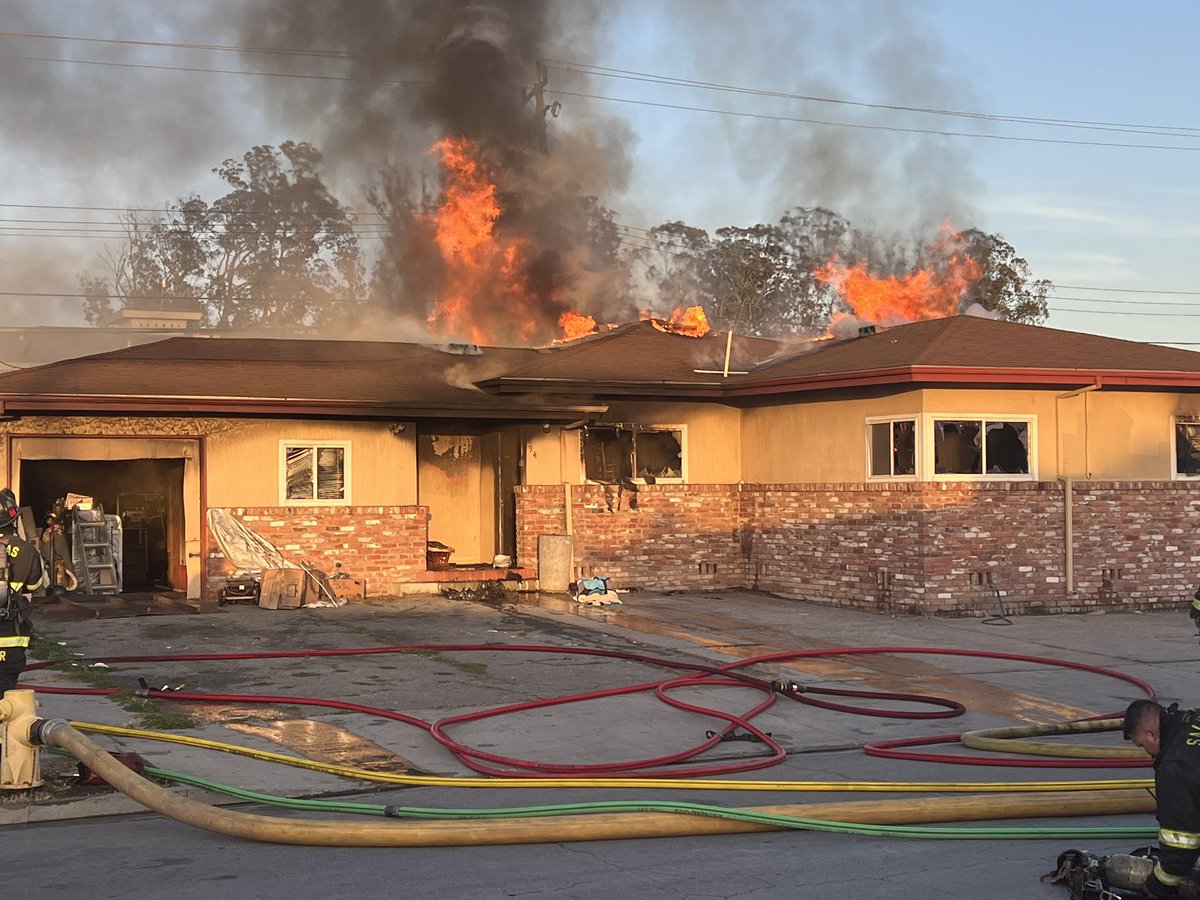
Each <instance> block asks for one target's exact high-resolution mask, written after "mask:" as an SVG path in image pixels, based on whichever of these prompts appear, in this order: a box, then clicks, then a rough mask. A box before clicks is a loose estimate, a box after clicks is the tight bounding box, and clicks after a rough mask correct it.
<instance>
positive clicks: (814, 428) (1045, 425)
mask: <svg viewBox="0 0 1200 900" xmlns="http://www.w3.org/2000/svg"><path fill="white" fill-rule="evenodd" d="M1070 393H1072V392H1070V391H1068V390H1062V389H1059V390H1032V389H1030V390H1024V389H1012V390H1001V389H986V388H985V389H967V390H961V389H960V390H950V389H930V390H912V391H905V392H902V393H898V394H895V395H891V396H885V397H877V398H871V399H865V400H859V399H855V400H833V401H822V402H813V403H806V404H800V405H794V406H789V405H780V406H771V407H763V408H758V409H748V410H745V411H744V412H743V414H742V435H741V444H742V458H743V460H744V465H743V467H742V480H744V481H746V482H748V483H794V484H810V483H820V482H834V483H843V482H856V481H862V480H863V479H864V478H865V477H866V471H867V450H866V433H865V424H866V421H867V420H868V419H869V418H874V417H889V416H896V417H899V416H918V415H921V416H925V417H926V418H927V419H933V418H940V417H943V416H961V417H964V418H966V417H974V416H980V417H987V418H1003V417H1004V416H1007V415H1011V416H1013V417H1021V418H1026V417H1030V418H1032V419H1033V428H1032V430H1031V431H1032V445H1033V446H1032V460H1033V461H1034V462H1035V469H1034V473H1033V477H1036V478H1037V479H1039V480H1042V481H1053V480H1056V479H1058V478H1060V477H1071V478H1076V479H1094V480H1100V481H1166V480H1170V478H1171V477H1172V470H1173V454H1174V429H1173V418H1172V417H1173V416H1177V415H1200V395H1196V394H1170V393H1157V392H1156V393H1151V392H1131V391H1117V390H1112V389H1110V390H1104V389H1101V390H1095V391H1089V392H1086V393H1081V394H1075V395H1074V396H1065V395H1068V394H1070ZM1060 461H1061V463H1060Z"/></svg>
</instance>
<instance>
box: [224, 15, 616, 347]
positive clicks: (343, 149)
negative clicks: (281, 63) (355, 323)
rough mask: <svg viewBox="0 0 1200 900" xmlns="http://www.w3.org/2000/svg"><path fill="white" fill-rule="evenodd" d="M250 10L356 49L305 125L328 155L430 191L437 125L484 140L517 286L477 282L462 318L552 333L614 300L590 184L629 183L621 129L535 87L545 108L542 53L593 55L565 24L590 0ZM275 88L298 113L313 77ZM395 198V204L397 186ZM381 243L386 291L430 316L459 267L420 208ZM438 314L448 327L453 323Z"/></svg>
mask: <svg viewBox="0 0 1200 900" xmlns="http://www.w3.org/2000/svg"><path fill="white" fill-rule="evenodd" d="M564 6H565V8H566V12H567V13H568V15H566V16H564V15H562V13H563V12H564ZM243 10H244V13H243V20H242V23H243V24H242V38H241V41H242V43H243V44H245V45H250V46H285V47H319V46H331V47H340V48H347V50H348V51H349V52H350V53H351V54H352V55H351V56H350V58H349V59H348V60H347V62H346V66H347V68H346V72H347V80H345V81H342V82H336V83H334V84H332V85H330V86H327V87H325V88H324V89H323V90H324V93H325V99H324V101H323V102H322V103H320V104H319V107H320V108H321V109H322V111H323V112H322V114H321V116H320V118H319V128H320V131H321V133H320V134H319V135H316V136H315V137H314V138H313V140H314V142H315V143H317V144H318V146H321V147H322V148H323V149H324V150H325V153H326V157H327V160H328V161H329V163H330V167H331V168H340V169H341V171H356V172H358V173H360V175H361V174H362V173H363V168H364V165H365V166H366V167H367V168H368V169H370V168H373V169H374V170H375V172H376V173H377V172H378V170H380V169H382V168H383V167H384V166H385V165H392V166H395V167H397V168H398V169H400V170H401V172H402V174H405V175H407V178H404V179H401V181H403V182H404V183H406V184H407V185H408V187H409V189H410V196H409V197H408V198H407V199H409V200H410V201H413V200H415V198H414V197H413V196H411V193H412V192H414V191H415V190H416V189H417V188H418V186H424V187H425V188H426V189H429V186H430V183H431V182H433V183H434V189H435V190H436V181H437V175H438V161H439V157H438V156H436V155H432V156H431V154H430V146H431V145H432V144H433V142H434V141H435V140H437V139H439V138H443V137H450V138H467V139H469V140H470V141H472V142H473V144H474V146H476V147H477V148H478V151H479V160H480V163H481V164H483V165H484V166H486V167H487V172H488V177H489V179H490V180H492V181H494V182H495V184H496V188H497V197H498V200H499V202H500V205H501V208H502V214H501V218H500V219H499V221H498V222H497V224H496V235H497V238H498V239H499V240H501V241H510V242H515V243H517V244H519V245H520V247H521V248H522V253H521V256H520V262H519V264H518V267H517V268H518V273H517V275H518V281H519V282H520V284H521V288H520V290H517V291H513V290H512V287H511V284H502V283H500V282H501V279H495V280H492V281H485V282H484V283H482V284H479V283H476V284H474V285H473V287H472V291H471V295H472V307H473V310H472V312H471V314H470V318H471V319H472V320H473V321H475V322H477V323H479V324H480V325H481V328H482V331H483V333H484V334H486V335H488V336H490V337H491V338H493V339H500V340H510V341H534V342H545V341H548V340H550V339H552V338H554V337H556V336H558V335H559V333H560V332H559V330H558V324H557V322H558V317H559V316H560V315H561V314H562V313H563V312H565V311H566V310H568V309H572V308H575V309H582V310H585V311H587V312H593V313H597V314H600V315H604V313H605V312H606V310H605V307H606V306H608V307H611V306H612V300H611V298H612V297H613V295H614V292H613V291H611V290H608V289H607V288H609V287H610V284H609V279H608V277H607V269H608V266H607V265H606V264H605V263H604V262H603V261H602V260H599V259H597V258H596V254H595V252H594V248H593V247H591V246H589V242H588V225H589V219H588V217H587V215H586V210H587V205H586V203H585V202H584V198H586V197H588V196H593V197H597V198H604V199H605V200H607V199H608V198H611V197H612V196H614V195H616V194H618V193H619V192H620V191H621V190H622V189H623V188H624V186H625V181H626V178H627V173H628V168H629V162H628V159H627V154H626V145H627V144H628V142H629V135H628V131H627V129H625V128H623V127H622V126H621V125H620V124H619V123H617V122H616V121H614V120H609V119H607V118H606V117H604V116H598V117H597V116H591V117H589V118H587V119H582V118H579V119H575V120H574V121H571V122H570V123H568V122H567V121H566V120H565V119H563V120H559V119H556V118H553V117H551V115H550V114H549V113H548V111H547V109H546V107H548V106H549V105H550V100H549V99H548V98H545V97H543V102H542V104H541V106H540V107H539V106H538V105H537V102H536V101H537V99H538V96H539V95H538V94H537V92H536V91H535V86H536V84H537V82H538V80H539V72H540V70H539V66H538V63H539V61H540V60H541V59H543V58H545V57H546V56H547V55H549V54H550V53H552V52H558V53H562V52H564V51H565V52H567V53H572V52H574V53H583V54H584V55H585V58H590V57H591V56H592V55H593V54H594V53H595V52H596V49H595V48H594V47H582V46H580V45H575V46H574V47H572V46H571V42H570V41H567V40H564V39H563V36H564V35H567V34H585V35H586V34H592V33H594V31H595V29H594V28H593V27H591V26H592V24H593V9H592V6H591V4H590V3H584V2H576V3H572V4H569V5H564V4H554V3H549V2H547V0H366V2H361V3H357V4H353V5H347V4H337V5H334V4H328V3H322V2H295V0H253V2H250V3H248V4H245V5H244V6H243ZM398 81H408V82H411V83H406V84H397V82H398ZM280 101H281V102H282V103H283V104H285V108H286V109H287V110H289V111H290V112H291V114H292V115H299V114H301V113H302V111H303V110H306V109H307V110H311V109H312V108H313V95H312V87H311V85H291V86H289V88H288V90H287V92H286V93H284V94H283V95H282V96H281V97H280ZM546 150H548V151H549V152H548V153H546V152H544V151H546ZM539 151H542V152H539ZM346 163H349V165H347V164H346ZM396 183H398V182H396V181H393V184H396ZM390 199H392V200H393V203H395V202H400V203H401V205H403V201H404V199H405V198H403V197H401V198H396V197H392V198H390ZM602 202H603V201H602ZM400 218H401V219H403V218H404V217H403V216H401V217H400ZM383 253H384V255H385V257H387V263H388V265H389V266H390V271H392V272H393V273H394V274H395V279H394V281H393V283H392V284H391V285H390V287H391V288H392V290H391V291H389V292H388V293H389V296H388V297H387V303H388V304H389V305H390V306H391V307H392V308H393V309H394V310H395V311H397V312H402V313H408V314H410V315H413V316H420V315H424V314H425V312H426V310H425V305H426V304H427V303H428V302H429V299H430V296H431V295H432V294H436V293H437V292H438V290H439V288H440V287H441V286H442V285H444V283H445V282H446V281H447V279H449V278H451V277H452V275H450V274H449V273H447V272H445V271H442V270H441V268H440V266H439V264H438V263H437V261H436V257H437V255H438V250H437V248H436V247H435V246H434V244H433V241H432V233H431V230H430V229H429V227H428V225H427V223H421V222H411V226H410V228H409V229H408V234H407V235H406V237H405V239H404V240H402V241H397V242H395V246H393V247H385V248H384V250H383ZM431 258H434V261H433V262H432V263H431ZM517 302H522V303H523V304H524V305H525V306H526V307H527V309H526V310H525V311H526V312H530V313H532V315H533V316H534V318H535V319H536V320H537V323H536V325H535V326H534V327H533V330H532V331H531V330H530V326H529V325H528V324H527V323H522V322H521V321H520V319H521V317H520V316H517V315H516V314H515V313H516V311H515V310H511V309H506V308H505V307H506V306H512V305H513V304H514V303H517ZM614 312H615V311H614ZM626 312H627V311H626ZM618 315H619V313H618ZM481 319H486V320H488V322H487V323H486V327H484V324H485V323H482V322H480V320H481ZM510 323H511V326H512V327H511V328H510V327H506V326H508V325H509V324H510ZM446 325H447V327H448V328H450V329H451V330H455V329H458V328H459V327H460V325H461V323H458V322H454V321H450V322H448V323H446ZM455 336H457V337H466V336H467V335H465V334H462V333H458V334H456V335H455Z"/></svg>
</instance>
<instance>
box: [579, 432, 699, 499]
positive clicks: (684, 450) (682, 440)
mask: <svg viewBox="0 0 1200 900" xmlns="http://www.w3.org/2000/svg"><path fill="white" fill-rule="evenodd" d="M594 427H596V428H616V429H622V428H623V429H625V430H626V431H633V432H634V451H633V452H634V463H635V465H634V472H637V466H636V463H637V434H638V432H646V431H670V432H679V473H680V474H679V477H677V478H676V477H659V476H655V478H654V483H655V484H687V483H688V427H687V426H686V425H663V424H660V423H657V422H655V423H653V424H643V423H641V422H596V423H594ZM579 457H580V473H579V478H580V484H588V483H591V484H603V482H599V481H593V480H592V479H590V478H588V474H587V459H586V458H585V457H584V432H583V431H582V430H581V431H580V432H579ZM632 480H633V483H634V484H646V483H647V481H646V479H645V477H644V476H640V475H636V474H635V475H633V476H632Z"/></svg>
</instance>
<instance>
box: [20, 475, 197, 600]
mask: <svg viewBox="0 0 1200 900" xmlns="http://www.w3.org/2000/svg"><path fill="white" fill-rule="evenodd" d="M20 471H21V474H20V484H19V486H18V491H19V493H18V496H19V497H20V498H21V504H22V505H23V506H28V507H30V508H31V509H32V510H33V516H34V519H35V521H36V522H37V525H38V527H39V528H42V527H44V526H45V524H46V515H47V513H49V512H50V511H51V510H52V509H53V508H54V503H55V501H56V500H59V499H61V498H63V497H65V496H66V495H67V494H69V493H74V494H83V495H85V496H88V497H91V498H93V499H94V500H95V502H96V503H98V504H102V505H103V507H104V512H105V513H109V514H114V515H117V516H119V517H120V519H121V527H122V542H121V543H122V547H121V549H122V552H121V554H120V556H121V576H122V580H121V589H122V591H126V592H138V591H154V590H176V591H184V590H187V572H186V565H185V563H186V560H185V559H184V507H183V474H184V460H182V459H122V460H75V459H26V460H23V461H22V464H21V470H20Z"/></svg>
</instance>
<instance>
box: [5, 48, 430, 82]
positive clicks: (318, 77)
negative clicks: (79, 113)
mask: <svg viewBox="0 0 1200 900" xmlns="http://www.w3.org/2000/svg"><path fill="white" fill-rule="evenodd" d="M0 57H2V58H4V59H20V60H25V61H26V62H60V63H71V64H73V65H77V66H110V67H113V68H118V69H154V70H158V71H165V72H203V73H205V74H209V75H255V76H260V77H264V78H309V79H314V80H317V81H369V82H373V83H377V84H392V85H422V86H428V85H429V83H430V82H429V81H408V80H406V81H400V80H396V79H393V78H368V77H366V76H357V75H318V74H315V73H312V72H253V71H250V70H248V69H209V68H206V67H203V66H167V65H155V64H152V63H124V62H108V61H104V60H98V59H67V58H64V57H57V56H25V55H22V54H16V53H5V54H0Z"/></svg>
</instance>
